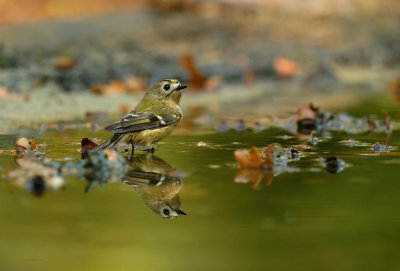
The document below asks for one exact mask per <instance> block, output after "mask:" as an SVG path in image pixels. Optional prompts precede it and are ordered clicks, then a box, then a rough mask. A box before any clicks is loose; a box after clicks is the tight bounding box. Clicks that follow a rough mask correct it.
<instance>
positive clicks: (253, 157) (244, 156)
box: [234, 147, 264, 168]
mask: <svg viewBox="0 0 400 271" xmlns="http://www.w3.org/2000/svg"><path fill="white" fill-rule="evenodd" d="M234 155H235V159H236V160H237V161H238V162H239V164H240V166H241V167H242V168H262V167H263V164H264V162H263V160H262V159H261V155H260V153H259V152H258V151H257V149H256V148H255V147H253V148H252V149H251V151H248V150H237V151H235V153H234Z"/></svg>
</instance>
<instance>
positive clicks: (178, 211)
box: [176, 209, 187, 215]
mask: <svg viewBox="0 0 400 271" xmlns="http://www.w3.org/2000/svg"><path fill="white" fill-rule="evenodd" d="M176 212H177V213H178V214H180V215H187V213H185V212H184V211H182V210H180V209H178V210H176Z"/></svg>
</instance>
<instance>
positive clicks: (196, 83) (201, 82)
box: [181, 54, 207, 91]
mask: <svg viewBox="0 0 400 271" xmlns="http://www.w3.org/2000/svg"><path fill="white" fill-rule="evenodd" d="M181 65H182V66H183V67H184V68H185V69H186V70H187V72H188V73H189V82H188V83H189V85H190V88H191V89H192V90H194V91H202V90H204V89H205V88H206V84H207V78H206V77H205V76H204V75H203V74H202V73H201V71H200V70H199V69H198V68H197V67H196V65H195V63H194V59H193V55H191V54H185V55H183V56H182V57H181Z"/></svg>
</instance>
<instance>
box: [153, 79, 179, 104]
mask: <svg viewBox="0 0 400 271" xmlns="http://www.w3.org/2000/svg"><path fill="white" fill-rule="evenodd" d="M186 87H187V86H184V85H182V84H181V83H180V82H179V81H178V80H176V79H164V80H162V81H160V82H158V83H157V84H155V85H154V86H152V87H151V88H150V89H149V90H148V91H147V93H146V95H151V96H157V97H159V98H161V99H162V98H164V99H171V100H173V101H175V102H176V103H177V104H178V103H179V101H180V98H181V94H182V90H184V89H185V88H186Z"/></svg>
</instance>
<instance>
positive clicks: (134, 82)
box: [123, 75, 147, 93]
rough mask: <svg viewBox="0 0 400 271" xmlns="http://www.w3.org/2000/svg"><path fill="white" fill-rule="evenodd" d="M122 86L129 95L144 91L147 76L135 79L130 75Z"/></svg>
mask: <svg viewBox="0 0 400 271" xmlns="http://www.w3.org/2000/svg"><path fill="white" fill-rule="evenodd" d="M123 84H124V85H125V88H126V90H127V91H128V92H131V93H134V92H140V91H145V90H146V88H147V76H146V75H141V76H139V77H136V76H132V75H131V76H128V77H127V78H125V80H124V82H123Z"/></svg>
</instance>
